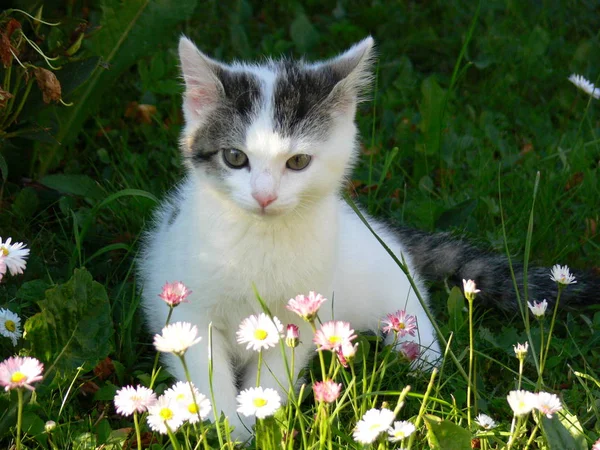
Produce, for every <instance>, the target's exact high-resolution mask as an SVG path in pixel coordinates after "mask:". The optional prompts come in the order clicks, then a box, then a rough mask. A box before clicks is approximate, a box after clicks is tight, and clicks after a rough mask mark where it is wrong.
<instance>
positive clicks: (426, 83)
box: [419, 77, 446, 155]
mask: <svg viewBox="0 0 600 450" xmlns="http://www.w3.org/2000/svg"><path fill="white" fill-rule="evenodd" d="M421 93H422V94H423V100H422V101H421V104H420V105H419V110H420V111H421V117H422V119H421V124H420V128H421V131H422V132H423V134H424V135H425V154H427V155H437V154H438V151H439V149H440V137H441V130H442V125H443V124H442V122H443V117H442V115H443V110H444V98H445V96H446V91H444V90H443V89H442V88H441V87H440V85H439V84H438V83H437V81H436V80H435V78H433V77H429V78H426V79H425V80H423V83H422V84H421Z"/></svg>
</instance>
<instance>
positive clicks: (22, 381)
mask: <svg viewBox="0 0 600 450" xmlns="http://www.w3.org/2000/svg"><path fill="white" fill-rule="evenodd" d="M43 371H44V365H43V364H42V363H41V362H39V361H38V360H37V359H35V358H30V357H24V358H22V357H20V356H13V357H10V358H8V359H7V360H5V361H3V362H2V363H0V386H4V389H5V390H6V391H9V390H11V389H16V388H21V387H25V388H27V389H29V390H31V391H33V389H34V388H33V386H32V385H31V384H32V383H36V382H38V381H40V380H41V379H42V378H43V377H42V372H43Z"/></svg>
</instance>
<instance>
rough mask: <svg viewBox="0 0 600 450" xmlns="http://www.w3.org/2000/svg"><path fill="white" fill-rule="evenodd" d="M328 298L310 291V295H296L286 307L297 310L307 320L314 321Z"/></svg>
mask: <svg viewBox="0 0 600 450" xmlns="http://www.w3.org/2000/svg"><path fill="white" fill-rule="evenodd" d="M326 300H327V299H326V298H325V297H323V296H322V295H321V294H315V293H314V292H313V291H310V292H309V293H308V296H306V295H296V298H291V299H290V300H289V301H288V304H287V306H286V308H287V309H289V310H290V311H292V312H295V313H296V314H298V315H299V316H300V317H302V318H303V319H304V320H306V321H307V322H312V321H313V320H314V319H315V316H316V315H317V312H318V311H319V308H320V307H321V305H322V304H323V302H324V301H326Z"/></svg>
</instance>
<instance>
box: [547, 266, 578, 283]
mask: <svg viewBox="0 0 600 450" xmlns="http://www.w3.org/2000/svg"><path fill="white" fill-rule="evenodd" d="M550 279H551V280H552V281H554V282H556V283H558V284H561V285H563V286H567V285H569V284H574V283H577V280H575V276H573V275H571V272H570V271H569V267H568V266H561V265H559V264H555V265H554V266H552V270H551V271H550Z"/></svg>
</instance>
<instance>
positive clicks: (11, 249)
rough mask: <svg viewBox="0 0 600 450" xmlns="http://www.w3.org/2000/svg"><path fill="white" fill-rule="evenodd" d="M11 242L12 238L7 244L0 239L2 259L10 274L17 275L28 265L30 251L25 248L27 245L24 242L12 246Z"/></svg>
mask: <svg viewBox="0 0 600 450" xmlns="http://www.w3.org/2000/svg"><path fill="white" fill-rule="evenodd" d="M11 241H12V238H8V239H7V240H6V242H4V243H2V237H0V254H2V256H3V258H2V259H3V260H4V264H6V267H8V270H9V272H10V274H11V275H17V274H19V273H23V270H25V265H26V264H27V262H26V261H25V259H26V258H27V256H29V249H28V248H25V244H23V243H22V242H15V243H14V244H11Z"/></svg>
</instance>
